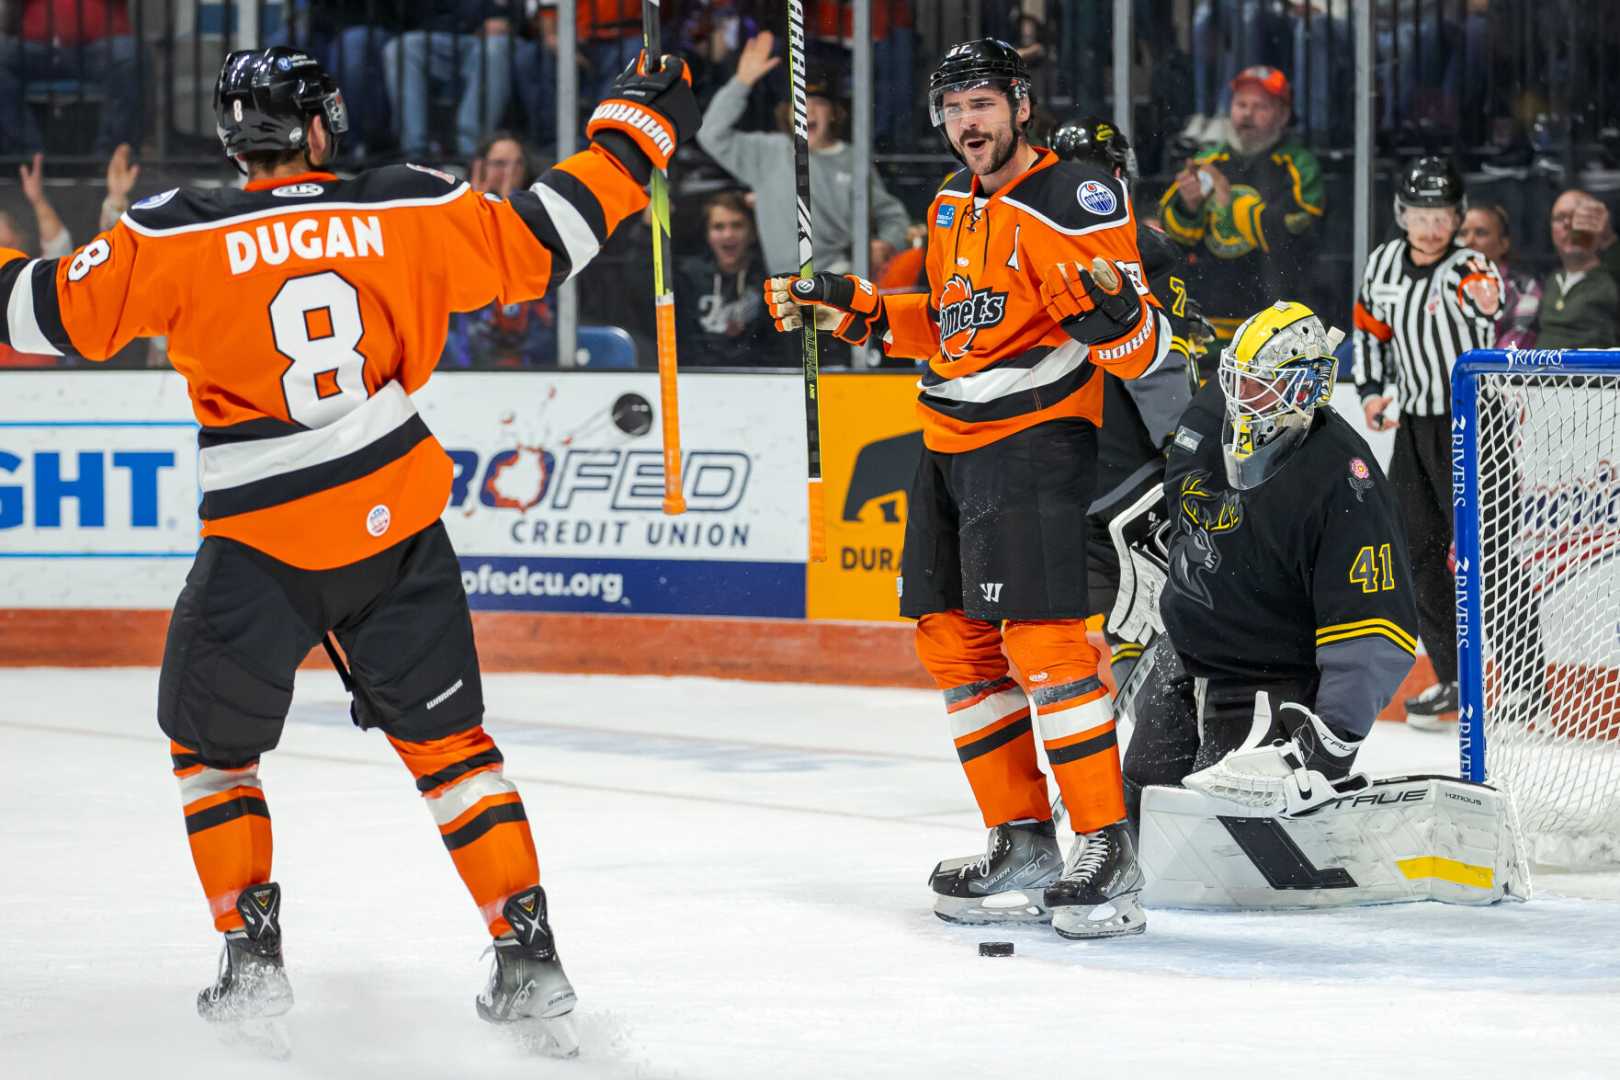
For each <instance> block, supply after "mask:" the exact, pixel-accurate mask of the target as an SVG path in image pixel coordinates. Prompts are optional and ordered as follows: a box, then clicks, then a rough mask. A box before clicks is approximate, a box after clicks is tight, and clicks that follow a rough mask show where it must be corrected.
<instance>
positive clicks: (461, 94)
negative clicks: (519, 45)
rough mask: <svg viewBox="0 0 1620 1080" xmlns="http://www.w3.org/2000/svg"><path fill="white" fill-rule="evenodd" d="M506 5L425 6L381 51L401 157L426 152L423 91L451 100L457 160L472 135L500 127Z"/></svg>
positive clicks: (508, 43)
mask: <svg viewBox="0 0 1620 1080" xmlns="http://www.w3.org/2000/svg"><path fill="white" fill-rule="evenodd" d="M511 4H512V0H424V3H423V4H422V7H423V8H424V9H425V10H424V12H423V13H422V14H420V15H418V16H417V17H416V22H415V25H413V26H412V28H411V29H408V30H406V31H405V32H404V33H403V34H401V35H400V36H399V37H398V38H396V39H394V40H393V41H390V42H389V43H388V44H387V45H386V46H384V47H383V75H384V77H385V78H386V80H387V83H388V98H389V101H390V103H391V105H392V107H393V113H394V124H395V127H396V128H397V129H398V131H399V140H400V147H401V149H402V150H404V152H405V156H406V157H408V158H417V159H420V158H424V157H426V156H428V155H429V154H430V153H431V152H432V147H431V146H430V145H429V142H428V119H429V109H430V107H431V101H432V99H431V97H430V96H429V88H430V87H449V88H451V89H452V90H453V91H454V93H456V94H457V95H458V97H457V106H456V145H455V153H456V154H458V155H461V156H463V157H472V156H473V155H474V154H475V153H477V150H478V139H479V134H480V133H481V132H483V131H486V130H488V129H489V128H490V127H492V126H493V125H495V124H497V123H499V122H500V119H501V114H502V113H504V112H505V111H506V102H507V99H508V97H509V96H510V94H511V89H512V71H511V65H512V37H511V32H510V31H511V28H512V27H511V20H510V18H509V14H510V10H511ZM413 6H414V5H413ZM582 6H583V5H582ZM593 100H594V99H593Z"/></svg>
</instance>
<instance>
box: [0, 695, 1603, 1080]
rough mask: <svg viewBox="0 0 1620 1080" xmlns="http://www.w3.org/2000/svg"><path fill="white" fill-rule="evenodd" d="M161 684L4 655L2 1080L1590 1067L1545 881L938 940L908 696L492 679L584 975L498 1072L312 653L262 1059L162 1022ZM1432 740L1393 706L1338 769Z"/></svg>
mask: <svg viewBox="0 0 1620 1080" xmlns="http://www.w3.org/2000/svg"><path fill="white" fill-rule="evenodd" d="M156 683H157V680H156V673H155V672H153V671H148V670H123V671H106V670H97V671H50V670H16V669H12V670H0V700H3V701H4V702H5V710H4V712H3V713H0V762H3V763H4V774H5V776H4V782H3V783H0V813H3V814H4V820H5V823H6V824H5V828H4V832H3V834H0V1077H6V1078H10V1080H23V1078H28V1080H32V1078H35V1077H52V1078H74V1080H77V1078H87V1080H88V1078H95V1080H104V1078H105V1077H108V1076H119V1077H132V1078H145V1077H159V1078H162V1080H181V1078H193V1077H195V1078H199V1080H201V1078H206V1080H220V1078H221V1077H223V1076H229V1077H232V1078H233V1080H234V1078H237V1077H244V1078H246V1077H275V1078H284V1080H292V1078H304V1077H387V1078H390V1080H407V1078H413V1080H414V1078H424V1080H426V1078H435V1080H437V1078H447V1077H490V1078H497V1077H536V1076H547V1077H570V1078H577V1080H586V1078H592V1080H594V1078H598V1077H647V1078H664V1077H680V1078H690V1080H732V1078H737V1080H745V1078H746V1080H788V1078H798V1077H804V1078H811V1077H814V1078H818V1080H827V1078H844V1077H849V1078H866V1077H918V1078H928V1080H935V1078H939V1077H1001V1076H1013V1075H1017V1076H1021V1077H1058V1076H1096V1077H1109V1076H1119V1077H1128V1078H1131V1080H1135V1078H1139V1077H1159V1076H1166V1077H1169V1076H1176V1077H1196V1078H1199V1080H1202V1078H1206V1077H1218V1076H1233V1077H1244V1078H1246V1080H1253V1078H1255V1077H1264V1076H1268V1075H1278V1074H1285V1075H1289V1076H1342V1075H1347V1074H1352V1073H1353V1074H1354V1075H1359V1076H1370V1077H1382V1076H1392V1075H1395V1074H1396V1073H1400V1074H1403V1075H1412V1074H1423V1073H1429V1072H1432V1071H1433V1070H1434V1069H1435V1067H1437V1066H1438V1067H1442V1068H1443V1069H1444V1071H1445V1072H1446V1073H1447V1074H1448V1075H1457V1076H1467V1077H1470V1078H1479V1077H1514V1078H1519V1080H1522V1078H1524V1077H1526V1076H1533V1077H1537V1078H1554V1077H1559V1078H1561V1077H1615V1076H1620V1037H1617V1036H1616V1035H1615V1034H1614V1032H1615V1031H1616V1026H1617V1023H1620V1022H1617V1020H1616V1018H1615V1016H1614V1006H1615V1002H1616V1000H1620V999H1617V997H1616V994H1617V993H1620V899H1615V898H1610V899H1593V898H1577V897H1572V896H1568V895H1562V896H1561V895H1557V891H1558V890H1559V887H1560V886H1559V883H1558V882H1557V881H1551V880H1541V881H1538V886H1539V887H1540V890H1541V892H1540V895H1539V896H1538V898H1537V899H1536V900H1535V901H1534V902H1532V903H1529V904H1512V905H1503V906H1498V907H1495V908H1488V909H1481V910H1476V909H1467V908H1457V907H1446V906H1442V905H1439V904H1432V903H1430V904H1408V905H1400V906H1394V907H1384V908H1363V909H1358V910H1351V911H1343V912H1318V913H1310V914H1291V913H1289V914H1283V913H1275V914H1247V915H1245V914H1214V913H1202V914H1200V913H1190V912H1174V911H1150V913H1149V929H1148V932H1147V934H1146V935H1145V936H1143V937H1138V938H1131V939H1125V940H1116V941H1111V942H1094V943H1078V942H1077V943H1069V942H1064V941H1061V940H1060V939H1058V938H1056V937H1055V936H1052V935H1051V933H1050V931H1049V930H1041V931H1035V930H1027V931H1007V930H993V931H985V930H971V929H962V928H956V927H951V926H947V925H946V924H944V923H941V922H939V921H938V920H937V919H935V918H934V916H933V915H932V914H931V913H930V911H929V904H930V894H929V892H928V889H927V886H926V884H925V878H926V876H927V873H928V871H929V870H930V869H931V868H932V867H933V865H934V863H935V861H936V860H938V859H940V858H942V857H947V856H954V855H965V854H969V853H975V852H977V851H979V850H982V847H983V842H984V831H983V828H982V826H981V825H980V823H979V821H978V818H977V814H976V813H975V811H974V810H973V807H972V800H971V797H970V795H969V793H968V790H967V786H966V783H965V781H964V780H963V778H962V775H961V770H960V768H959V767H958V766H957V764H956V762H955V758H954V755H953V753H952V751H951V748H950V744H949V740H948V738H947V735H946V728H945V722H944V720H943V717H942V715H941V712H940V706H939V703H938V699H937V696H936V695H934V694H931V693H924V692H920V691H898V690H897V691H883V690H866V689H846V688H828V687H803V686H791V685H765V684H749V683H733V682H717V681H708V680H660V679H620V678H606V677H562V676H492V677H490V678H489V679H488V681H487V685H486V699H487V703H488V707H489V714H490V715H489V728H490V730H491V731H492V732H493V733H494V735H495V737H496V739H497V740H498V741H499V742H500V744H501V747H502V749H503V750H504V751H505V753H506V759H507V775H508V776H509V777H511V778H512V779H514V780H515V781H516V782H517V783H518V785H519V786H520V788H521V789H522V791H523V794H524V798H525V801H526V803H527V806H528V811H529V817H530V820H531V822H532V823H533V825H534V828H535V834H536V839H537V841H538V843H539V846H540V850H541V868H542V876H543V881H544V884H545V886H546V888H547V891H548V893H549V895H550V898H551V905H552V912H553V921H554V925H555V927H556V930H557V934H558V941H559V947H560V950H561V953H562V956H563V959H564V962H565V964H566V966H567V968H568V971H569V974H570V976H571V977H572V979H573V981H574V984H575V986H576V988H577V989H578V991H579V994H580V1008H579V1011H578V1012H577V1013H576V1014H575V1015H576V1016H577V1017H578V1018H579V1021H580V1026H581V1031H582V1035H583V1039H584V1051H583V1053H582V1056H581V1057H580V1058H579V1059H578V1060H575V1061H569V1062H555V1061H549V1060H544V1059H537V1058H532V1057H527V1056H524V1055H523V1054H522V1053H521V1052H520V1051H519V1049H518V1048H517V1047H516V1046H515V1045H514V1044H513V1043H512V1042H510V1041H508V1040H506V1039H504V1038H503V1037H502V1036H501V1034H500V1033H499V1032H496V1031H494V1030H492V1029H490V1028H489V1027H487V1026H486V1025H484V1024H482V1023H481V1022H479V1020H478V1019H477V1018H476V1016H475V1015H474V1013H473V1008H472V997H473V995H474V994H475V993H476V992H477V990H478V989H479V988H480V986H481V985H482V983H483V979H484V975H485V971H486V965H487V961H486V960H481V959H480V952H481V951H482V949H483V948H484V945H485V943H486V940H487V939H486V937H485V934H484V931H483V928H482V926H481V924H480V922H479V919H478V916H477V914H476V912H475V910H474V908H473V906H472V903H471V901H470V900H469V899H468V898H467V896H466V894H465V892H464V891H463V889H462V886H461V883H460V881H459V880H458V879H457V878H456V876H455V874H454V871H453V870H452V868H451V866H450V861H449V859H448V858H447V856H446V855H445V852H444V849H443V845H442V844H441V843H440V842H439V840H438V837H437V834H436V831H435V830H434V828H433V826H432V823H431V821H430V819H429V817H428V814H427V811H426V810H425V809H424V808H423V807H422V806H421V805H419V804H420V802H421V800H420V798H419V797H418V796H417V794H416V792H415V789H414V787H413V785H412V783H411V780H410V778H409V776H408V775H407V773H406V771H405V769H404V767H403V766H402V765H400V764H399V762H398V761H397V760H396V759H395V757H394V755H393V752H392V751H391V750H390V748H389V747H388V745H387V743H386V742H385V741H384V740H383V738H382V737H381V736H380V735H379V734H378V733H376V732H367V733H361V732H359V731H356V730H355V729H354V728H352V727H351V726H350V724H349V721H348V715H347V703H346V700H345V699H344V697H343V693H342V689H341V687H340V686H339V685H338V683H337V680H336V677H335V676H332V675H329V674H326V673H305V674H304V675H303V676H301V678H300V681H299V689H298V696H297V700H296V702H295V705H294V711H293V715H292V717H291V718H290V720H289V722H288V725H287V730H286V733H285V735H284V737H283V739H282V744H281V749H280V750H278V751H277V752H275V753H273V754H270V755H267V756H266V758H265V760H264V764H263V766H262V769H261V776H262V778H263V780H264V786H265V792H266V796H267V798H268V800H269V804H270V807H271V812H272V814H273V815H274V823H275V835H276V860H275V864H276V870H275V878H276V880H278V881H279V882H281V884H282V887H283V889H284V890H285V902H284V916H283V925H284V928H285V932H286V935H287V946H286V952H287V958H288V967H289V971H290V973H291V976H292V979H293V985H294V988H295V991H296V993H297V996H298V1003H297V1006H296V1007H295V1009H294V1010H293V1012H292V1013H291V1014H290V1015H289V1018H288V1027H289V1031H290V1034H291V1036H292V1039H293V1043H294V1052H293V1057H292V1059H291V1060H290V1061H288V1062H284V1063H272V1062H265V1061H256V1060H251V1059H245V1058H243V1057H242V1056H241V1055H240V1054H239V1053H237V1052H235V1051H233V1050H230V1049H228V1048H226V1047H224V1046H222V1045H221V1044H220V1043H219V1042H218V1041H217V1040H216V1038H215V1036H214V1033H213V1032H212V1031H211V1030H210V1029H209V1028H208V1027H206V1026H205V1025H204V1024H203V1023H202V1021H200V1020H198V1019H197V1016H196V1014H195V1011H194V1005H193V1000H194V997H195V994H196V991H197V990H198V989H199V988H200V987H201V986H202V985H203V984H205V983H206V982H208V981H210V980H211V979H212V976H213V972H214V966H215V963H216V960H217V953H218V937H217V936H216V935H215V934H214V932H213V930H212V927H211V924H210V921H209V918H208V915H207V910H206V905H205V903H204V901H203V899H202V895H201V890H200V889H199V888H198V885H197V882H196V878H195V875H194V873H193V870H192V867H191V862H190V857H189V855H188V853H187V848H186V839H185V830H184V828H183V826H182V823H181V815H180V808H179V795H178V792H177V790H176V787H175V783H174V781H173V778H172V777H171V775H170V773H169V763H168V756H167V746H166V743H165V740H164V739H163V737H162V736H161V735H160V734H159V732H158V731H157V729H156V725H155V723H154V721H153V719H152V716H153V711H154V702H155V699H156ZM1455 761H1456V755H1455V739H1454V738H1447V737H1444V736H1425V735H1422V734H1419V733H1416V732H1410V731H1407V730H1406V729H1405V728H1404V727H1402V726H1400V725H1391V724H1380V725H1379V726H1378V729H1377V730H1376V731H1375V732H1374V735H1373V738H1372V739H1371V741H1370V742H1369V744H1368V746H1367V748H1366V751H1365V752H1364V754H1363V757H1362V763H1363V765H1364V766H1365V767H1367V768H1368V770H1369V771H1371V772H1373V773H1375V774H1377V773H1394V772H1415V771H1448V772H1450V771H1454V770H1455ZM1570 882H1571V883H1573V885H1574V891H1577V892H1580V893H1582V894H1584V895H1585V896H1586V897H1594V896H1601V895H1603V894H1605V893H1607V894H1609V895H1610V896H1611V897H1613V896H1615V895H1616V894H1617V893H1620V890H1616V889H1615V888H1614V884H1615V883H1614V881H1613V879H1606V878H1587V879H1580V880H1576V879H1570ZM985 938H1002V939H1011V940H1013V941H1014V942H1016V944H1017V955H1016V956H1014V957H1012V958H1010V959H983V958H980V957H979V956H978V955H977V951H976V946H977V943H978V941H980V940H982V939H985Z"/></svg>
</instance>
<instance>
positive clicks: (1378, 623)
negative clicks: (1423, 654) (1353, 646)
mask: <svg viewBox="0 0 1620 1080" xmlns="http://www.w3.org/2000/svg"><path fill="white" fill-rule="evenodd" d="M1373 635H1377V636H1379V637H1385V638H1388V639H1389V640H1390V641H1393V642H1394V643H1395V644H1397V645H1399V646H1400V647H1401V648H1403V649H1405V650H1406V651H1407V652H1409V653H1416V652H1417V638H1415V637H1413V636H1412V635H1411V634H1408V633H1407V632H1406V631H1405V630H1402V629H1401V628H1400V627H1399V626H1397V625H1396V624H1395V623H1392V622H1390V621H1389V620H1388V619H1362V620H1361V621H1360V622H1349V623H1338V624H1336V625H1334V626H1324V627H1322V628H1321V629H1319V630H1317V631H1316V647H1317V648H1318V649H1320V648H1321V647H1322V646H1324V645H1332V644H1334V643H1336V642H1340V641H1350V640H1351V639H1353V638H1358V637H1370V636H1373Z"/></svg>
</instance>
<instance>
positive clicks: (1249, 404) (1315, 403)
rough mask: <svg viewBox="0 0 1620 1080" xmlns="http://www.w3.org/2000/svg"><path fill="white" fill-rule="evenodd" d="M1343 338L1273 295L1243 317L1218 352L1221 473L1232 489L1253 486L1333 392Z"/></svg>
mask: <svg viewBox="0 0 1620 1080" xmlns="http://www.w3.org/2000/svg"><path fill="white" fill-rule="evenodd" d="M1343 340H1344V333H1343V332H1342V331H1339V330H1327V329H1324V328H1323V326H1322V320H1321V319H1318V318H1317V317H1316V315H1315V313H1314V312H1312V311H1311V309H1310V308H1308V307H1306V306H1305V305H1304V304H1301V303H1298V302H1295V301H1285V300H1279V301H1278V302H1277V303H1275V304H1273V305H1271V306H1270V307H1268V308H1266V309H1264V310H1263V311H1260V312H1258V313H1257V314H1255V315H1251V316H1250V317H1249V318H1248V319H1246V320H1245V321H1244V322H1243V324H1242V325H1241V326H1239V327H1238V329H1237V333H1236V334H1234V335H1233V336H1232V342H1231V344H1230V345H1228V346H1227V347H1226V348H1225V349H1224V350H1223V351H1222V352H1221V362H1220V379H1221V392H1222V393H1223V394H1224V395H1225V396H1226V431H1225V432H1224V433H1223V434H1224V435H1225V439H1224V443H1225V446H1224V450H1225V457H1226V477H1227V480H1228V482H1229V483H1231V485H1232V486H1233V487H1235V488H1252V487H1256V486H1258V485H1259V484H1260V483H1262V482H1263V481H1264V480H1265V479H1266V478H1267V477H1269V476H1270V475H1271V474H1272V473H1274V472H1276V471H1277V468H1278V467H1279V465H1280V464H1281V462H1282V460H1283V458H1285V457H1286V456H1287V454H1288V452H1289V450H1291V449H1292V448H1293V447H1294V446H1295V445H1297V444H1298V443H1299V442H1300V441H1301V440H1302V439H1303V438H1304V437H1305V434H1306V432H1308V431H1309V430H1310V427H1311V418H1312V417H1313V416H1315V415H1316V410H1317V409H1318V408H1319V407H1320V406H1322V405H1324V404H1326V403H1327V401H1328V399H1329V398H1330V397H1331V396H1332V395H1333V377H1334V373H1335V371H1336V369H1337V368H1338V362H1337V361H1336V360H1335V359H1334V358H1333V350H1334V349H1335V348H1337V347H1338V345H1339V342H1341V341H1343Z"/></svg>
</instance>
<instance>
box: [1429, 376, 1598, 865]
mask: <svg viewBox="0 0 1620 1080" xmlns="http://www.w3.org/2000/svg"><path fill="white" fill-rule="evenodd" d="M1451 425H1452V427H1451V463H1452V464H1451V489H1452V505H1453V507H1454V510H1455V514H1456V541H1457V544H1456V568H1455V572H1456V606H1457V659H1458V684H1459V690H1460V710H1459V715H1458V720H1459V726H1460V730H1459V748H1460V752H1461V772H1462V775H1463V777H1464V778H1466V779H1469V780H1475V781H1483V782H1488V783H1490V784H1492V785H1494V786H1497V787H1499V788H1502V789H1504V790H1506V791H1507V792H1508V793H1509V794H1510V795H1511V796H1512V799H1513V803H1514V804H1515V806H1516V809H1517V811H1518V815H1519V819H1520V823H1521V825H1522V827H1523V830H1524V832H1525V834H1526V839H1527V842H1528V846H1529V852H1530V856H1531V858H1532V860H1533V861H1534V862H1536V863H1539V864H1541V865H1546V866H1556V867H1565V868H1571V869H1594V868H1598V867H1612V866H1615V865H1617V864H1620V352H1597V351H1586V350H1581V351H1574V350H1508V351H1506V352H1500V351H1477V352H1471V353H1468V354H1467V355H1465V356H1464V357H1463V358H1462V359H1461V360H1460V361H1459V362H1458V364H1457V365H1456V368H1455V370H1454V371H1453V373H1452V421H1451Z"/></svg>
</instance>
